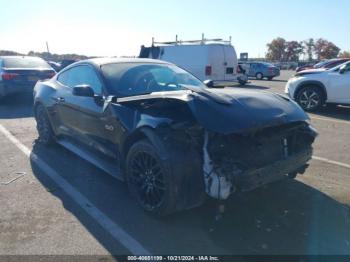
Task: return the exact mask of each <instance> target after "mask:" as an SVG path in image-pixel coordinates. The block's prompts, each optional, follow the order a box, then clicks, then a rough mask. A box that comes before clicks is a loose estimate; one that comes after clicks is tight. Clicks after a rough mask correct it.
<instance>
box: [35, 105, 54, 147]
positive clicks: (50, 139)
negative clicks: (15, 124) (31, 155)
mask: <svg viewBox="0 0 350 262" xmlns="http://www.w3.org/2000/svg"><path fill="white" fill-rule="evenodd" d="M35 119H36V128H37V130H38V134H39V138H38V141H39V142H40V143H42V144H43V145H45V146H49V145H53V144H54V143H55V136H54V133H53V131H52V128H51V124H50V121H49V118H48V116H47V113H46V111H45V108H44V106H43V105H38V106H37V107H36V109H35Z"/></svg>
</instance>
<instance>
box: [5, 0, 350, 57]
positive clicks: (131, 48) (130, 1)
mask: <svg viewBox="0 0 350 262" xmlns="http://www.w3.org/2000/svg"><path fill="white" fill-rule="evenodd" d="M0 7H1V8H0V50H13V51H17V52H23V53H27V52H29V51H31V50H33V51H38V52H44V51H46V44H45V42H46V41H48V43H49V48H50V52H52V53H58V54H63V53H77V54H84V55H88V56H124V55H127V56H129V55H130V56H133V55H138V54H139V50H140V46H141V45H150V44H151V42H152V37H155V39H156V41H158V40H159V41H169V40H174V39H175V35H176V34H177V35H178V36H179V39H181V40H192V39H200V38H201V34H202V33H204V34H205V37H206V38H224V39H228V38H229V37H230V36H232V44H233V45H234V46H235V48H236V51H237V53H238V54H239V53H241V52H248V53H249V57H263V56H265V53H266V51H267V49H266V44H267V43H268V42H270V41H271V40H272V39H273V38H276V37H283V38H285V39H286V40H296V41H302V40H305V39H308V38H310V37H312V38H320V37H322V38H326V39H328V40H329V41H332V42H334V43H335V44H336V45H337V46H339V47H340V48H341V49H342V50H350V23H349V13H350V1H349V0H332V1H329V0H308V1H306V0H249V1H248V0H215V1H212V0H202V1H200V0H187V1H186V0H177V1H175V0H148V1H142V0H98V1H92V0H91V1H90V0H84V1H82V0H59V1H56V0H50V1H48V0H45V1H41V0H12V1H11V0H0Z"/></svg>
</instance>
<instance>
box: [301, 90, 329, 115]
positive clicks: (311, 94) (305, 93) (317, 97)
mask: <svg viewBox="0 0 350 262" xmlns="http://www.w3.org/2000/svg"><path fill="white" fill-rule="evenodd" d="M295 100H296V102H297V103H298V104H299V105H300V106H301V107H302V108H303V109H304V110H305V111H308V112H313V111H317V110H319V109H320V108H321V106H323V104H324V101H325V95H324V94H323V92H322V90H321V89H320V88H319V87H318V86H305V87H303V88H301V89H300V90H299V91H298V93H297V94H296V96H295Z"/></svg>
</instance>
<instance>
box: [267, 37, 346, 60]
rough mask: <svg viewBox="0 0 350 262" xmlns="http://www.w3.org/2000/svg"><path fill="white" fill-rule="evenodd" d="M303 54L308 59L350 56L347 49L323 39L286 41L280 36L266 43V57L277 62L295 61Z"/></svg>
mask: <svg viewBox="0 0 350 262" xmlns="http://www.w3.org/2000/svg"><path fill="white" fill-rule="evenodd" d="M301 55H305V56H306V59H307V60H308V61H310V62H311V61H314V60H315V59H316V60H322V59H332V58H336V57H345V58H350V52H349V51H342V52H341V50H340V48H339V47H338V46H336V45H335V44H334V43H332V42H330V41H328V40H326V39H323V38H319V39H316V40H315V39H313V38H310V39H307V40H305V41H301V42H298V41H286V40H285V39H284V38H282V37H278V38H275V39H273V40H272V41H271V42H270V43H268V44H267V53H266V59H268V60H270V61H279V62H297V61H299V60H300V56H301Z"/></svg>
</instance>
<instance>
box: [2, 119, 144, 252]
mask: <svg viewBox="0 0 350 262" xmlns="http://www.w3.org/2000/svg"><path fill="white" fill-rule="evenodd" d="M0 132H1V133H2V134H4V135H5V136H6V138H7V139H9V140H10V141H11V142H12V143H13V144H14V145H15V146H16V147H17V148H19V149H20V150H21V151H22V152H23V153H24V154H25V155H26V156H27V157H28V158H30V159H31V160H32V161H33V162H35V164H36V165H37V166H38V167H39V168H40V169H41V170H42V171H43V172H44V173H45V175H47V176H48V177H50V178H51V179H52V180H53V181H54V182H55V183H56V184H57V185H58V186H59V187H60V188H61V189H62V190H63V191H64V192H65V193H66V194H67V195H69V196H70V197H71V198H72V199H73V200H74V202H75V203H77V204H78V205H79V206H80V207H81V208H82V209H84V210H85V211H86V212H87V213H88V214H89V215H90V216H91V217H92V218H93V219H94V220H95V221H96V222H97V223H98V224H100V226H102V227H103V228H104V229H105V230H106V231H107V232H108V233H110V234H111V235H112V236H113V238H114V239H115V240H117V241H119V242H120V243H121V244H122V245H123V246H124V247H126V248H127V249H128V250H129V251H130V252H131V253H132V254H134V255H150V254H151V252H150V251H148V250H147V249H146V248H144V247H143V246H142V245H141V244H140V243H139V242H138V241H137V240H135V239H134V238H133V237H132V236H130V235H129V234H128V233H127V232H126V231H125V230H123V229H122V228H121V227H120V226H119V225H117V224H116V223H114V222H113V221H112V220H111V219H110V218H108V217H107V216H106V215H105V214H104V213H103V212H102V211H100V210H99V209H98V208H97V207H95V206H94V205H93V204H92V203H91V202H90V201H89V200H88V199H87V198H86V197H84V196H83V195H82V194H81V193H80V192H79V191H77V190H76V189H75V188H74V187H73V186H71V185H70V184H69V183H68V182H67V181H66V180H65V179H64V178H62V177H61V176H60V175H59V174H58V173H57V172H56V171H55V170H54V169H52V168H51V167H50V166H49V165H48V164H46V163H45V162H44V161H43V160H41V159H40V158H39V157H38V156H37V155H36V154H35V153H33V152H32V151H31V150H30V149H29V148H27V147H26V146H25V145H24V144H22V143H21V142H20V141H19V140H18V139H17V138H16V137H14V136H13V135H12V134H11V133H10V132H9V131H8V130H7V129H6V128H5V127H4V126H2V125H1V124H0Z"/></svg>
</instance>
